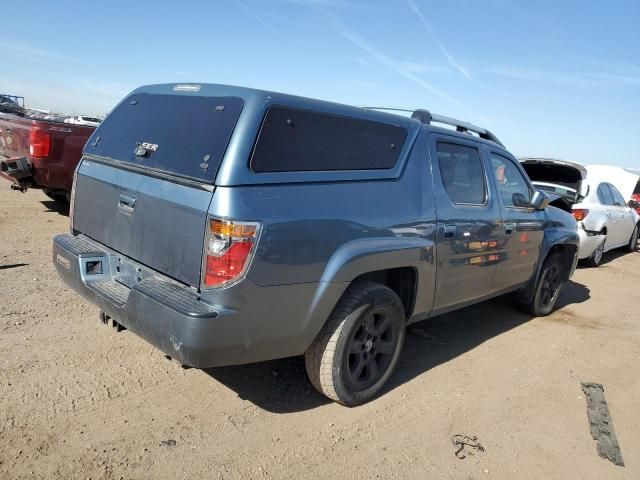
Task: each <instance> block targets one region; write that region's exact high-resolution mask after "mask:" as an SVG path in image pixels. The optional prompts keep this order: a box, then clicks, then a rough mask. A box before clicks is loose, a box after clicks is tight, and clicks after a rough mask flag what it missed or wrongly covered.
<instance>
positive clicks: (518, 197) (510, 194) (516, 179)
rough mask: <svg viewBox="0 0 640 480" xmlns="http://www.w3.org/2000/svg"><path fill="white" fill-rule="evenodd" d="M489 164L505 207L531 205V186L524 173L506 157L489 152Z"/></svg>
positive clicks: (525, 206)
mask: <svg viewBox="0 0 640 480" xmlns="http://www.w3.org/2000/svg"><path fill="white" fill-rule="evenodd" d="M491 166H492V168H493V174H494V175H495V179H496V185H497V186H498V191H499V192H500V197H502V201H503V203H504V205H505V206H506V207H519V208H527V207H529V206H531V188H530V187H529V183H528V182H527V180H526V179H525V177H524V175H523V174H522V172H520V170H519V169H518V167H516V165H515V164H514V163H513V162H512V161H511V160H509V159H508V158H507V157H503V156H502V155H497V154H495V153H492V154H491Z"/></svg>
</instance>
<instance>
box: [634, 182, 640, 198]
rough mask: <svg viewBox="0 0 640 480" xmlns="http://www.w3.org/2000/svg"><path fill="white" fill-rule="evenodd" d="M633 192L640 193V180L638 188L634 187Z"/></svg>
mask: <svg viewBox="0 0 640 480" xmlns="http://www.w3.org/2000/svg"><path fill="white" fill-rule="evenodd" d="M633 194H634V195H640V180H638V183H636V188H634V190H633Z"/></svg>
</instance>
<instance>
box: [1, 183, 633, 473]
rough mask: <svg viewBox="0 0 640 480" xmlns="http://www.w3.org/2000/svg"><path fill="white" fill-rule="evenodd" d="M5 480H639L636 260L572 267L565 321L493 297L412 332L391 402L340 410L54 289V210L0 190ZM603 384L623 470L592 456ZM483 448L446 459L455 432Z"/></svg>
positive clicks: (285, 368) (57, 285)
mask: <svg viewBox="0 0 640 480" xmlns="http://www.w3.org/2000/svg"><path fill="white" fill-rule="evenodd" d="M0 205H2V207H1V210H0V478H2V479H5V478H7V479H14V478H46V479H51V478H55V479H57V478H60V479H72V478H82V479H87V478H91V479H100V478H105V479H129V478H149V479H179V478H211V479H217V478H296V479H304V478H312V479H317V478H363V479H365V478H366V479H370V478H452V479H453V478H455V479H467V480H468V479H483V478H509V479H513V478H527V479H528V478H545V477H546V478H554V479H555V478H557V479H567V478H580V479H595V478H602V479H619V478H628V479H631V478H633V479H637V478H640V448H639V447H638V445H640V413H639V412H640V409H639V403H638V398H640V375H639V374H638V369H637V365H638V363H639V361H640V323H639V317H638V313H637V311H638V308H639V307H640V296H639V295H638V293H637V288H638V287H637V286H638V285H640V254H638V253H634V254H629V255H623V254H621V253H617V252H615V253H613V254H609V255H607V257H606V259H605V262H606V263H605V264H604V265H603V266H602V267H600V268H598V269H579V270H578V271H577V272H576V274H575V276H574V278H573V281H572V282H571V283H570V284H569V285H568V286H567V288H566V289H565V290H564V291H563V294H562V296H561V298H560V306H561V308H560V309H559V310H558V311H556V312H555V313H554V314H552V315H551V316H549V317H547V318H531V317H529V316H527V315H524V314H522V313H519V312H518V311H516V310H514V309H513V308H512V306H511V305H510V304H509V303H508V302H507V301H506V300H502V299H498V300H493V301H489V302H485V303H483V304H481V305H477V306H474V307H470V308H467V309H464V310H462V311H459V312H456V313H453V314H448V315H445V316H443V317H440V318H437V319H433V320H431V321H429V322H424V323H423V324H421V325H420V326H419V327H420V331H419V332H418V333H419V335H416V334H410V335H408V337H407V344H406V348H405V351H404V354H403V356H402V360H401V362H400V365H399V368H398V370H397V371H396V373H395V374H394V376H393V377H392V379H391V382H390V385H389V388H388V389H387V390H386V392H385V393H384V394H383V395H382V396H381V397H380V398H379V399H377V400H375V401H373V402H371V403H369V404H367V405H364V406H361V407H358V408H352V409H349V408H345V407H341V406H339V405H337V404H334V403H330V402H328V401H327V400H325V399H324V398H323V397H322V396H320V395H319V394H317V393H316V392H315V391H314V390H313V389H312V387H311V386H310V384H309V382H308V380H307V379H306V376H305V373H304V364H303V361H302V360H301V359H300V358H292V359H286V360H280V361H272V362H265V363H260V364H254V365H247V366H239V367H225V368H217V369H210V370H206V371H203V370H196V369H189V370H185V369H182V368H181V367H180V366H179V365H177V364H176V363H175V362H171V361H168V360H166V359H165V358H164V356H163V355H162V353H161V352H159V351H158V350H155V349H154V348H153V347H151V346H150V345H148V344H147V343H145V342H144V341H143V340H141V339H139V338H137V337H136V336H134V335H133V334H131V333H129V332H124V333H116V332H115V331H113V330H111V329H109V328H108V327H104V326H100V325H99V322H98V311H97V309H96V308H95V307H93V306H92V305H90V304H88V303H86V302H85V301H83V300H81V299H80V297H79V296H77V295H76V294H74V293H73V292H72V291H71V290H69V289H67V288H66V287H65V286H63V284H62V283H61V282H60V281H59V280H58V278H57V276H56V273H55V271H54V268H53V265H52V262H51V258H50V257H51V238H52V237H53V235H54V234H56V233H59V232H64V231H67V229H68V227H67V224H68V218H67V216H66V212H65V211H64V209H61V207H59V206H58V205H56V204H54V203H53V202H51V201H49V200H48V198H47V197H45V196H44V194H42V193H41V192H38V191H29V192H28V193H26V194H20V193H17V192H12V191H10V190H9V185H8V183H7V182H5V181H3V180H0ZM582 381H587V382H597V383H602V384H603V385H604V387H605V396H606V399H607V401H608V402H609V409H610V411H611V416H612V418H613V423H614V428H615V432H616V434H617V437H618V440H619V442H620V445H621V448H622V453H623V456H624V460H625V463H626V467H624V468H623V467H617V466H615V465H613V464H612V463H610V462H608V461H606V460H603V459H601V458H600V457H598V455H597V453H596V444H595V442H594V441H593V440H592V438H591V435H590V432H589V425H588V422H587V412H586V401H585V398H584V394H583V392H582V390H581V387H580V382H582ZM456 434H462V435H469V436H474V435H475V436H477V437H478V440H479V441H480V442H481V444H482V445H483V446H484V448H485V451H484V452H478V451H472V454H470V455H468V456H467V458H465V459H462V460H460V459H458V458H456V457H455V456H454V450H455V449H454V447H453V445H452V442H451V438H452V436H453V435H456Z"/></svg>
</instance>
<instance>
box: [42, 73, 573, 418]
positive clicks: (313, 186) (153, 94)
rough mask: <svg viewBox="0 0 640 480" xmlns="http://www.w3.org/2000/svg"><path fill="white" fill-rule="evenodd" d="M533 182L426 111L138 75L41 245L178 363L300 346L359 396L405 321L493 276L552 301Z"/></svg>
mask: <svg viewBox="0 0 640 480" xmlns="http://www.w3.org/2000/svg"><path fill="white" fill-rule="evenodd" d="M437 123H439V124H443V125H445V127H437V126H434V124H437ZM451 126H452V127H453V128H449V127H451ZM549 200H550V199H549V197H547V196H546V195H545V194H544V193H543V192H540V191H535V190H534V189H533V188H532V186H531V184H530V182H529V179H528V178H527V175H526V174H525V173H524V171H523V169H522V168H521V166H520V164H519V163H518V161H517V160H516V159H515V158H514V157H513V155H511V154H510V153H509V152H508V151H507V150H506V149H505V148H504V147H503V145H502V144H501V143H500V141H499V140H498V139H497V138H496V137H495V136H494V135H493V134H492V133H491V132H489V131H487V130H485V129H483V128H480V127H476V126H474V125H471V124H468V123H465V122H459V121H457V120H454V119H450V118H447V117H441V116H437V115H432V114H431V113H429V112H428V111H427V110H417V111H415V112H413V114H412V115H411V118H409V117H408V116H402V115H397V114H391V113H385V112H381V111H377V110H373V109H366V108H356V107H351V106H346V105H339V104H334V103H328V102H323V101H318V100H311V99H308V98H300V97H295V96H290V95H283V94H280V93H273V92H265V91H259V90H252V89H247V88H237V87H231V86H224V85H204V84H203V85H180V84H178V85H176V84H170V85H152V86H146V87H141V88H139V89H137V90H135V91H134V92H133V93H131V94H130V95H129V96H127V97H126V98H125V99H124V100H123V101H122V102H121V103H120V104H119V105H118V106H117V107H116V108H115V109H114V110H113V112H112V113H111V114H110V115H109V116H108V117H107V118H106V120H105V121H104V122H103V123H102V124H101V126H100V127H99V128H98V129H97V130H96V131H95V133H94V134H93V135H92V137H91V138H90V139H89V141H88V143H87V144H86V146H85V149H84V152H83V157H82V161H81V163H80V164H79V166H78V168H77V170H76V175H75V180H74V188H73V194H72V208H71V234H68V235H60V236H57V237H56V238H55V239H54V242H53V262H54V264H55V266H56V268H57V270H58V272H59V274H60V276H61V277H62V279H63V280H64V281H65V282H66V283H67V284H68V285H69V286H71V287H72V288H73V289H75V290H76V291H78V292H79V293H81V294H82V295H83V296H84V297H85V298H87V299H88V300H89V301H91V302H93V303H94V304H96V305H97V306H98V307H99V308H100V310H101V318H102V319H103V321H104V322H105V323H106V322H108V321H109V320H111V322H113V324H114V325H116V326H117V327H118V328H119V329H122V328H127V329H129V330H131V331H132V332H134V333H136V334H137V335H139V336H141V337H142V338H144V339H146V340H147V341H149V342H150V343H152V344H153V345H155V346H156V347H157V348H159V349H160V350H162V351H163V352H164V353H165V354H167V355H169V356H171V357H172V358H175V359H177V360H178V361H179V362H181V363H182V364H184V365H190V366H194V367H200V368H204V367H213V366H220V365H230V364H242V363H248V362H256V361H261V360H267V359H275V358H281V357H288V356H294V355H303V354H304V355H305V360H306V368H307V372H308V375H309V378H310V379H311V382H312V383H313V385H314V386H315V387H316V388H317V389H318V390H319V391H320V392H322V393H323V394H324V395H326V396H327V397H329V398H331V399H333V400H335V401H337V402H340V403H342V404H344V405H357V404H360V403H363V402H366V401H368V400H370V399H371V398H373V397H374V396H375V395H376V394H377V393H378V392H379V391H380V389H381V388H382V386H383V385H384V383H385V382H386V381H387V379H388V378H389V376H390V375H391V373H392V371H393V369H394V367H395V365H396V363H397V362H398V357H399V355H400V352H401V349H402V345H403V341H404V337H405V327H406V326H407V325H408V324H411V323H413V322H417V321H420V320H424V319H426V318H429V317H432V316H435V315H439V314H442V313H445V312H449V311H451V310H455V309H459V308H462V307H465V306H467V305H471V304H474V303H477V302H481V301H483V300H486V299H488V298H491V297H495V296H498V295H503V294H506V293H515V296H516V297H517V298H518V299H519V300H520V302H521V303H522V304H523V305H524V306H525V307H526V308H527V309H528V310H529V311H530V312H531V313H532V314H533V315H546V314H548V313H550V312H551V310H552V309H553V307H554V304H555V302H556V300H557V298H558V294H559V291H560V288H561V287H562V284H563V283H564V282H566V281H567V280H568V279H569V278H570V277H571V275H572V273H573V271H574V268H575V264H576V258H577V257H576V253H577V248H578V235H577V233H576V223H575V221H574V219H573V217H572V216H571V215H570V214H568V213H566V212H564V211H562V210H560V209H557V208H554V207H552V206H549V205H548V204H549Z"/></svg>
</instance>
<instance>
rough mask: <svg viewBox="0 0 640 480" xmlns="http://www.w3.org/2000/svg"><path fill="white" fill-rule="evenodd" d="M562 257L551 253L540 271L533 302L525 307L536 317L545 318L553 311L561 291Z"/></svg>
mask: <svg viewBox="0 0 640 480" xmlns="http://www.w3.org/2000/svg"><path fill="white" fill-rule="evenodd" d="M562 269H563V265H562V257H561V256H560V254H559V253H552V254H551V255H549V256H548V257H547V259H546V260H545V261H544V264H543V265H542V269H541V270H540V275H539V276H538V281H537V283H536V288H535V291H534V294H533V300H531V302H530V303H528V304H526V305H525V310H526V311H527V312H529V313H530V314H532V315H535V316H536V317H545V316H547V315H549V314H550V313H551V312H552V311H553V307H555V305H556V301H557V300H558V297H559V296H560V290H562V285H563V283H562V281H561V278H562Z"/></svg>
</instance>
